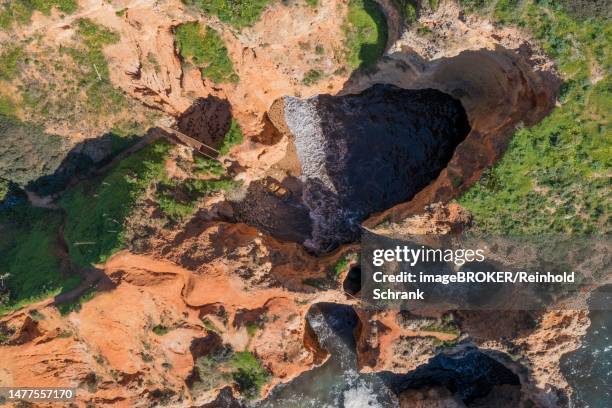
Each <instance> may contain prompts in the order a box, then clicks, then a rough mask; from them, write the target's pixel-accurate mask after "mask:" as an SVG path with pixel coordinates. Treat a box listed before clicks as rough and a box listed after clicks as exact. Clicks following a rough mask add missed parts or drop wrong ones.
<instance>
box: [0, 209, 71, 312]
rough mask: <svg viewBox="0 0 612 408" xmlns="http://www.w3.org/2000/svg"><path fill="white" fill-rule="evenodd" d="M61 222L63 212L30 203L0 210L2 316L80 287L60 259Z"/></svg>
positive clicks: (0, 308)
mask: <svg viewBox="0 0 612 408" xmlns="http://www.w3.org/2000/svg"><path fill="white" fill-rule="evenodd" d="M61 223H62V215H61V213H60V212H59V211H51V210H46V209H42V208H34V207H30V206H29V205H27V204H21V205H16V206H13V207H9V208H4V209H2V210H0V237H2V239H0V276H2V277H3V279H2V283H0V292H1V293H4V294H5V296H0V298H1V299H3V301H2V302H0V315H2V314H5V313H7V312H10V311H12V310H16V309H18V308H20V307H22V306H24V305H26V304H28V303H32V302H36V301H39V300H42V299H45V298H48V297H50V296H55V295H58V294H59V293H61V292H63V291H66V290H70V289H72V288H74V287H76V286H77V285H78V284H79V282H80V277H79V276H78V275H75V274H73V273H71V272H70V271H67V270H63V268H62V263H61V260H60V258H59V256H58V251H59V248H58V239H59V235H58V234H59V227H60V225H61ZM6 294H8V295H6Z"/></svg>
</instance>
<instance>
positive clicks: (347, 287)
mask: <svg viewBox="0 0 612 408" xmlns="http://www.w3.org/2000/svg"><path fill="white" fill-rule="evenodd" d="M342 288H343V289H344V291H345V292H346V293H348V294H349V295H353V296H355V295H357V294H358V293H359V292H360V291H361V266H360V265H355V266H353V267H352V268H351V269H349V271H348V274H347V275H346V278H345V279H344V282H343V283H342Z"/></svg>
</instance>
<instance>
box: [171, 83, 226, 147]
mask: <svg viewBox="0 0 612 408" xmlns="http://www.w3.org/2000/svg"><path fill="white" fill-rule="evenodd" d="M231 125H232V107H231V105H230V103H229V101H228V100H227V99H221V98H219V97H216V96H213V95H210V96H207V97H206V98H197V99H195V100H194V101H193V104H192V105H191V106H190V107H189V108H188V109H187V110H186V111H185V112H183V113H182V114H181V116H179V117H178V119H177V128H178V130H179V131H180V132H181V133H184V134H185V135H187V136H189V137H191V138H193V139H196V140H198V141H200V142H202V143H204V144H206V145H208V146H212V147H214V148H215V149H219V148H220V147H221V145H222V143H223V140H224V139H225V135H226V134H227V132H228V131H229V130H230V127H231Z"/></svg>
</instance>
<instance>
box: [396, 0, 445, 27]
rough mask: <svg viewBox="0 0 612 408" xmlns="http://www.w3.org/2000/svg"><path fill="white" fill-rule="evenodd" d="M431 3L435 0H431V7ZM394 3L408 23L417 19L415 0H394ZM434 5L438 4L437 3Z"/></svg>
mask: <svg viewBox="0 0 612 408" xmlns="http://www.w3.org/2000/svg"><path fill="white" fill-rule="evenodd" d="M431 3H433V2H430V7H432V4H431ZM393 4H395V7H396V8H397V10H399V12H400V14H401V16H402V18H403V19H404V21H405V22H406V23H408V24H412V23H414V22H415V21H416V20H417V9H416V5H415V2H414V1H413V0H393ZM434 5H435V6H437V4H434Z"/></svg>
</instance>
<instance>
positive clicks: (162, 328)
mask: <svg viewBox="0 0 612 408" xmlns="http://www.w3.org/2000/svg"><path fill="white" fill-rule="evenodd" d="M151 331H152V332H153V333H155V334H156V335H158V336H163V335H164V334H166V333H168V332H169V331H170V328H169V327H166V326H164V325H163V324H158V325H156V326H154V327H153V328H152V329H151Z"/></svg>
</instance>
